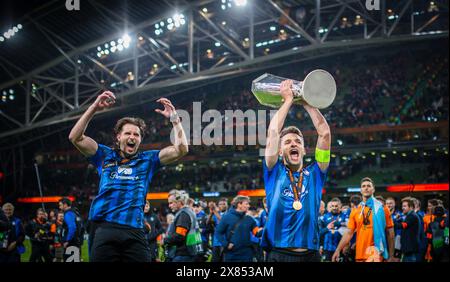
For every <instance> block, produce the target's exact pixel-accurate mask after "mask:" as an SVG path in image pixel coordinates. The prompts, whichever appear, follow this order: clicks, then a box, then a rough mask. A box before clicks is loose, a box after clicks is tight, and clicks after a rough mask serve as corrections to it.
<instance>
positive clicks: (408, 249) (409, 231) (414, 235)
mask: <svg viewBox="0 0 450 282" xmlns="http://www.w3.org/2000/svg"><path fill="white" fill-rule="evenodd" d="M402 211H403V214H404V215H405V217H404V218H403V220H402V221H397V222H394V224H395V225H396V227H397V229H400V231H401V233H400V238H401V242H400V243H401V244H400V246H401V249H400V250H401V254H402V259H401V261H402V262H416V261H417V257H418V255H419V247H420V238H419V234H420V231H419V229H420V228H421V226H420V220H419V216H418V215H417V214H416V212H415V211H414V201H413V200H412V199H411V198H404V199H402Z"/></svg>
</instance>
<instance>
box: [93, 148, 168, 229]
mask: <svg viewBox="0 0 450 282" xmlns="http://www.w3.org/2000/svg"><path fill="white" fill-rule="evenodd" d="M90 161H91V162H92V163H93V164H94V165H95V167H96V168H97V171H98V174H99V176H100V184H99V192H98V195H97V196H96V197H95V199H94V201H93V202H92V205H91V210H90V212H89V220H92V221H107V222H112V223H117V224H122V225H127V226H130V227H133V228H143V227H144V206H145V199H146V195H147V191H148V187H149V185H150V182H151V180H152V177H153V175H154V174H155V172H156V171H157V170H158V169H159V168H160V167H161V163H160V160H159V151H158V150H152V151H145V152H140V153H138V154H137V155H135V157H133V158H131V159H130V160H127V159H123V158H122V157H121V156H120V155H119V153H118V152H117V151H115V150H113V149H111V148H109V147H107V146H104V145H101V144H99V145H98V149H97V152H96V153H95V155H94V156H92V157H91V158H90Z"/></svg>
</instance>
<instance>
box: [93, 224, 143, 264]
mask: <svg viewBox="0 0 450 282" xmlns="http://www.w3.org/2000/svg"><path fill="white" fill-rule="evenodd" d="M94 230H95V231H94V232H93V233H94V234H92V249H91V252H90V255H91V257H90V261H92V262H150V261H151V254H150V252H151V251H150V247H149V245H148V242H147V240H146V239H145V235H144V230H143V229H136V228H131V227H127V226H124V225H120V224H114V223H109V222H100V223H99V222H95V229H94Z"/></svg>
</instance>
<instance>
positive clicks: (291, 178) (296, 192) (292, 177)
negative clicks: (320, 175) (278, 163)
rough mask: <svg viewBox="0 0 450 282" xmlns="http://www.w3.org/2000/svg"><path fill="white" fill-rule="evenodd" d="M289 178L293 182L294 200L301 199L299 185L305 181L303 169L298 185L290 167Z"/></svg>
mask: <svg viewBox="0 0 450 282" xmlns="http://www.w3.org/2000/svg"><path fill="white" fill-rule="evenodd" d="M289 179H290V182H291V186H292V190H293V192H294V201H299V199H298V190H297V187H301V186H300V185H302V183H303V170H302V172H301V173H300V177H299V178H298V184H297V185H296V184H295V180H294V176H293V175H292V171H291V170H290V169H289Z"/></svg>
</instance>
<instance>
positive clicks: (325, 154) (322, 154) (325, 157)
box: [315, 148, 330, 163]
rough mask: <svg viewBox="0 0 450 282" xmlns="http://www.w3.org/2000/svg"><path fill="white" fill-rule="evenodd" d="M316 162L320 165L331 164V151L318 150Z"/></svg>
mask: <svg viewBox="0 0 450 282" xmlns="http://www.w3.org/2000/svg"><path fill="white" fill-rule="evenodd" d="M315 158H316V161H317V162H319V163H329V162H330V150H322V149H319V148H316V156H315Z"/></svg>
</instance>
